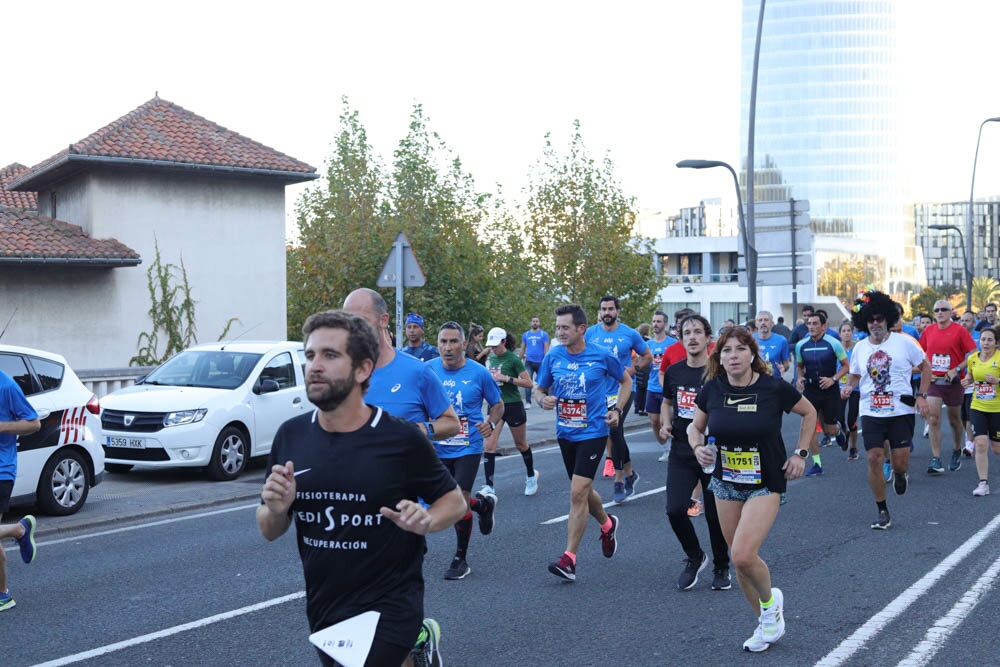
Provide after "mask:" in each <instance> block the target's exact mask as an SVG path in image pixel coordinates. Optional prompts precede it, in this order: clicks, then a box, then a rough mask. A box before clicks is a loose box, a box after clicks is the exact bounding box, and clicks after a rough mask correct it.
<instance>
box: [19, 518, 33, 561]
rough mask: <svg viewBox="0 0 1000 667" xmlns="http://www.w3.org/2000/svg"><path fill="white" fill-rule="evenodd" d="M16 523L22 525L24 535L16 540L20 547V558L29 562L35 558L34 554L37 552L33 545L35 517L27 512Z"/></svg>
mask: <svg viewBox="0 0 1000 667" xmlns="http://www.w3.org/2000/svg"><path fill="white" fill-rule="evenodd" d="M18 523H19V524H21V525H22V526H24V535H22V536H21V537H19V538H17V540H16V541H17V544H18V546H20V547H21V560H23V561H24V562H25V563H30V562H31V561H33V560H35V554H36V553H37V552H38V549H37V548H36V547H35V517H33V516H31V515H30V514H28V515H27V516H25V517H24V518H23V519H21V520H20V521H18Z"/></svg>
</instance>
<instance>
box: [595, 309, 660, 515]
mask: <svg viewBox="0 0 1000 667" xmlns="http://www.w3.org/2000/svg"><path fill="white" fill-rule="evenodd" d="M619 312H620V306H619V305H618V298H617V297H614V296H604V297H601V303H600V317H601V321H600V323H599V324H595V325H594V326H592V327H590V328H589V329H587V333H586V335H585V336H584V338H585V339H586V341H587V343H588V344H590V345H596V346H597V347H601V348H604V349H605V350H607V351H608V352H610V353H611V356H613V357H615V358H616V359H618V361H619V362H620V363H621V365H622V368H624V369H625V372H627V373H628V374H629V376H630V377H635V372H636V370H642V369H644V368H648V367H649V364H650V362H651V361H652V360H653V355H652V354H651V353H650V351H649V346H648V345H646V341H644V340H643V339H642V336H640V335H639V332H638V331H636V330H635V329H633V328H632V327H630V326H627V325H625V324H622V323H621V322H619V321H618V313H619ZM633 350H634V351H635V353H636V354H637V355H638V359H636V362H635V366H633V365H632V352H633ZM616 388H617V385H613V386H612V387H611V389H610V393H609V395H608V405H613V404H614V402H615V400H616V399H617V394H616V393H615V389H616ZM631 409H632V395H631V393H630V394H629V397H628V401H627V402H626V403H625V406H624V407H623V408H622V415H621V419H619V420H618V421H617V422H616V423H615V424H614V426H612V427H611V433H610V435H609V436H608V445H609V452H610V455H611V460H612V462H613V465H614V469H615V488H614V501H615V502H616V503H623V502H625V501H626V500H627V499H628V498H629V497H630V496H631V495H632V494H633V493H635V483H636V482H638V481H639V475H638V474H637V473H636V472H635V471H633V470H632V458H631V455H630V452H629V449H628V443H627V442H625V415H627V414H628V413H629V411H630V410H631Z"/></svg>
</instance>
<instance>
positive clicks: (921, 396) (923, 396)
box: [917, 391, 927, 398]
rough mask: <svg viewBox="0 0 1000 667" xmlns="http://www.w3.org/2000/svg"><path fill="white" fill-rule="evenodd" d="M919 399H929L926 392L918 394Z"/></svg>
mask: <svg viewBox="0 0 1000 667" xmlns="http://www.w3.org/2000/svg"><path fill="white" fill-rule="evenodd" d="M917 398H927V392H926V391H921V392H918V393H917Z"/></svg>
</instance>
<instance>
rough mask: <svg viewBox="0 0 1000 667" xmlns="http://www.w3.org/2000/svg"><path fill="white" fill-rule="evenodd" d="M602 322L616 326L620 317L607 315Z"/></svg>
mask: <svg viewBox="0 0 1000 667" xmlns="http://www.w3.org/2000/svg"><path fill="white" fill-rule="evenodd" d="M601 321H602V322H604V323H605V324H614V323H615V322H617V321H618V316H617V315H605V316H604V317H602V318H601Z"/></svg>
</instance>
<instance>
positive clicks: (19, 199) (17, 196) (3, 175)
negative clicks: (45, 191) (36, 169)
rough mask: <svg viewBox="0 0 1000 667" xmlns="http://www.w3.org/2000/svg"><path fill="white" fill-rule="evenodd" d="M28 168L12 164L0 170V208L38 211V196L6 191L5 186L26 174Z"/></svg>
mask: <svg viewBox="0 0 1000 667" xmlns="http://www.w3.org/2000/svg"><path fill="white" fill-rule="evenodd" d="M27 171H28V168H27V167H25V166H24V165H23V164H18V163H17V162H12V163H11V164H8V165H7V166H6V167H4V168H3V169H0V206H11V207H13V208H20V209H24V210H26V211H37V210H38V194H37V193H35V192H17V191H14V190H8V189H7V184H8V183H10V182H11V181H13V180H14V179H15V178H17V177H19V176H21V175H22V174H24V173H26V172H27Z"/></svg>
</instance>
